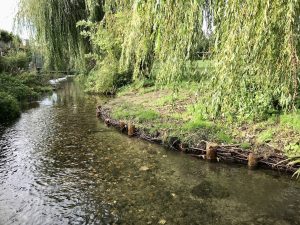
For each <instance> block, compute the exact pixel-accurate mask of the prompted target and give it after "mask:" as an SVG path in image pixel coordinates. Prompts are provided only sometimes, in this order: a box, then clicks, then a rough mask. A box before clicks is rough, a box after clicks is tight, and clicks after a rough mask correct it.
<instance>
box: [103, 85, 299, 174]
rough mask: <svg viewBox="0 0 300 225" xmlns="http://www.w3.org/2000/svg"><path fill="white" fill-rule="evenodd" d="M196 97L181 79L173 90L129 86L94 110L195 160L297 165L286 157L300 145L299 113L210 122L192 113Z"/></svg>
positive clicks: (278, 167) (291, 167) (293, 169)
mask: <svg viewBox="0 0 300 225" xmlns="http://www.w3.org/2000/svg"><path fill="white" fill-rule="evenodd" d="M198 98H199V95H198V90H197V84H194V83H183V84H181V86H180V88H179V89H177V90H176V91H174V90H173V89H172V87H164V88H157V87H153V86H150V87H142V88H141V87H138V88H135V87H134V86H131V87H127V88H125V89H124V90H123V91H121V92H120V93H119V94H118V95H117V97H116V98H114V99H112V100H111V101H109V102H107V103H106V104H104V105H102V106H101V108H98V116H100V117H101V118H102V119H103V120H104V121H105V122H106V123H107V124H109V125H112V126H115V127H118V128H120V129H121V130H122V131H124V132H125V131H126V132H128V128H129V129H132V128H130V127H131V125H130V124H132V125H134V128H133V129H134V130H135V132H134V135H136V136H138V137H140V138H143V139H146V140H148V141H151V142H156V143H159V144H163V145H165V146H167V147H169V148H171V149H174V150H178V151H182V152H185V153H188V154H191V155H192V156H195V157H197V158H202V159H209V160H213V161H218V162H230V163H232V162H234V163H242V164H248V166H249V167H251V168H256V167H262V168H270V169H275V170H280V171H285V172H289V173H294V172H296V171H297V170H298V169H299V165H297V164H296V165H292V164H290V161H289V160H288V157H287V155H289V154H292V153H293V152H297V151H298V148H299V137H300V114H299V113H293V114H286V115H272V116H270V117H269V118H268V119H266V120H265V121H260V122H249V123H243V124H235V123H233V122H231V123H229V122H228V121H227V122H225V121H222V120H214V121H209V120H205V119H203V118H201V117H200V116H197V115H196V114H195V113H196V111H197V110H196V109H195V107H194V105H196V104H195V103H197V102H198ZM128 133H129V134H130V135H132V130H131V131H129V132H128Z"/></svg>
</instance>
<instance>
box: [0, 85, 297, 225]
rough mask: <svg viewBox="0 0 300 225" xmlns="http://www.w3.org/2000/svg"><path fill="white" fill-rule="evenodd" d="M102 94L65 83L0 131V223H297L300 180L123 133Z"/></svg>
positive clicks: (42, 224)
mask: <svg viewBox="0 0 300 225" xmlns="http://www.w3.org/2000/svg"><path fill="white" fill-rule="evenodd" d="M101 101H104V99H101V98H99V99H97V98H95V97H90V96H87V95H85V94H84V93H83V92H82V91H81V88H80V86H79V85H76V84H74V83H72V82H67V83H65V87H64V88H63V89H60V90H58V91H57V93H56V94H53V95H52V96H49V97H47V98H45V100H43V101H41V103H40V107H38V108H34V109H31V110H28V111H26V112H24V113H23V115H22V117H21V118H20V120H19V121H17V122H16V123H15V124H14V125H12V126H10V127H5V128H4V127H3V128H0V135H1V136H0V148H1V150H0V224H14V225H15V224H37V225H38V224H41V225H44V224H46V225H47V224H49V225H50V224H51V225H52V224H143V225H144V224H158V223H160V224H164V223H165V224H272V225H273V224H299V222H298V221H300V217H299V216H300V215H299V211H300V204H299V203H300V198H299V194H300V186H299V183H297V182H294V181H292V180H290V178H289V177H280V178H278V177H275V176H274V175H276V173H273V172H262V171H253V172H251V173H249V171H248V170H246V169H245V168H243V167H242V168H240V167H239V166H235V167H233V166H226V165H220V164H207V163H205V162H203V161H198V160H196V159H192V158H190V157H188V156H186V155H181V154H177V153H172V152H167V151H165V150H164V149H162V148H160V147H158V146H155V145H152V144H149V143H145V142H142V141H140V140H136V139H130V138H127V137H126V136H123V135H121V134H119V133H117V132H115V131H114V130H113V129H110V128H107V127H105V126H104V125H103V124H102V123H101V122H99V121H98V120H97V119H96V118H95V113H94V112H95V109H94V108H95V106H96V105H97V104H98V103H97V102H101Z"/></svg>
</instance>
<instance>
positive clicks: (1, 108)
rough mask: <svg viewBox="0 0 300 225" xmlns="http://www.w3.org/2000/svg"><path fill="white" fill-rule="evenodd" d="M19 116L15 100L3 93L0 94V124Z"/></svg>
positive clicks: (18, 108)
mask: <svg viewBox="0 0 300 225" xmlns="http://www.w3.org/2000/svg"><path fill="white" fill-rule="evenodd" d="M19 115H20V107H19V104H18V102H17V100H16V99H15V98H14V97H13V96H11V95H9V94H7V93H5V92H0V122H5V121H9V120H12V119H15V118H17V117H18V116H19Z"/></svg>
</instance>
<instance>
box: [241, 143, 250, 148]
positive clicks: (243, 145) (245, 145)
mask: <svg viewBox="0 0 300 225" xmlns="http://www.w3.org/2000/svg"><path fill="white" fill-rule="evenodd" d="M241 148H242V149H249V148H251V144H250V143H248V142H243V143H241Z"/></svg>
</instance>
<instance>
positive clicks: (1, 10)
mask: <svg viewBox="0 0 300 225" xmlns="http://www.w3.org/2000/svg"><path fill="white" fill-rule="evenodd" d="M18 2H19V0H0V29H3V30H6V31H9V32H12V31H14V30H13V28H14V27H13V26H14V18H15V16H16V13H17V10H18ZM14 33H16V31H14ZM19 35H20V36H21V37H22V38H28V35H27V34H26V33H25V34H19Z"/></svg>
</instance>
